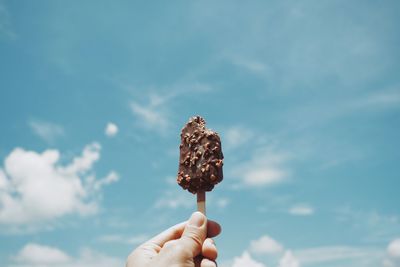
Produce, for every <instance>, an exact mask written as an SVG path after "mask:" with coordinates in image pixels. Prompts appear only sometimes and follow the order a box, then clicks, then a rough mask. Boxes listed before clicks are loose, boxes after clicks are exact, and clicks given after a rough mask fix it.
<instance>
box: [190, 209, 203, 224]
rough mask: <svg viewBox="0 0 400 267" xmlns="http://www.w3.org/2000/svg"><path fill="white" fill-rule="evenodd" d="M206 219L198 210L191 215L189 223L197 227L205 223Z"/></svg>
mask: <svg viewBox="0 0 400 267" xmlns="http://www.w3.org/2000/svg"><path fill="white" fill-rule="evenodd" d="M204 219H205V217H204V215H203V214H201V213H200V212H198V211H196V212H195V213H193V214H192V216H191V217H190V219H189V222H188V224H189V225H194V226H196V227H200V226H202V225H203V224H204Z"/></svg>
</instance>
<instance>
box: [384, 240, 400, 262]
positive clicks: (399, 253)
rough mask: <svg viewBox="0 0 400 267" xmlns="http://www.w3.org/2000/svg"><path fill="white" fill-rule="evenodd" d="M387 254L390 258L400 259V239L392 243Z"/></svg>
mask: <svg viewBox="0 0 400 267" xmlns="http://www.w3.org/2000/svg"><path fill="white" fill-rule="evenodd" d="M387 252H388V254H389V256H390V257H392V258H398V259H400V238H398V239H395V240H393V241H392V242H390V244H389V246H388V248H387Z"/></svg>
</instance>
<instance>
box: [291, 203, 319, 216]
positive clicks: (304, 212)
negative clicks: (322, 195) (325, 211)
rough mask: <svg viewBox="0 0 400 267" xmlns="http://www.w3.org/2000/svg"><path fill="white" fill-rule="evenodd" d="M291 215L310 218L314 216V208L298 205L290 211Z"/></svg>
mask: <svg viewBox="0 0 400 267" xmlns="http://www.w3.org/2000/svg"><path fill="white" fill-rule="evenodd" d="M289 213H290V214H292V215H298V216H308V215H312V214H314V208H313V207H311V206H310V205H308V204H297V205H294V206H293V207H291V208H290V209H289Z"/></svg>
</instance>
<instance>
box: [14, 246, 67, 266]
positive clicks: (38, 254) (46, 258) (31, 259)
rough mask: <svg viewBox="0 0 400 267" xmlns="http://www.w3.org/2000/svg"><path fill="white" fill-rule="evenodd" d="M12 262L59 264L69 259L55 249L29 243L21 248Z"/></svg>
mask: <svg viewBox="0 0 400 267" xmlns="http://www.w3.org/2000/svg"><path fill="white" fill-rule="evenodd" d="M14 260H15V261H16V262H19V263H28V264H59V263H66V262H68V261H70V260H71V259H70V257H69V256H68V255H67V254H66V253H64V252H63V251H61V250H59V249H57V248H53V247H48V246H42V245H39V244H34V243H29V244H27V245H25V246H24V247H23V248H22V250H21V251H20V252H19V253H18V254H17V256H16V257H15V258H14Z"/></svg>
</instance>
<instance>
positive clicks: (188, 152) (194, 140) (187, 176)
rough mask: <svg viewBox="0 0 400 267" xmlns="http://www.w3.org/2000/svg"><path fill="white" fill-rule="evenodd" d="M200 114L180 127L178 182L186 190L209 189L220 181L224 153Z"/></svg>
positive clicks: (218, 140)
mask: <svg viewBox="0 0 400 267" xmlns="http://www.w3.org/2000/svg"><path fill="white" fill-rule="evenodd" d="M205 125H206V122H205V120H204V119H203V118H202V117H200V116H195V117H192V118H191V119H190V120H189V122H188V123H187V124H186V125H185V126H184V127H183V128H182V132H181V144H180V158H179V170H178V177H177V182H178V184H179V185H180V186H181V187H182V188H183V189H187V190H188V191H189V192H191V193H193V194H196V193H198V192H202V191H203V192H205V191H211V190H212V189H213V188H214V186H215V185H216V184H218V183H219V182H221V181H222V178H223V174H222V165H223V158H224V156H223V154H222V149H221V139H220V138H219V136H218V133H216V132H213V131H211V130H209V129H207V128H206V127H205Z"/></svg>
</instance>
